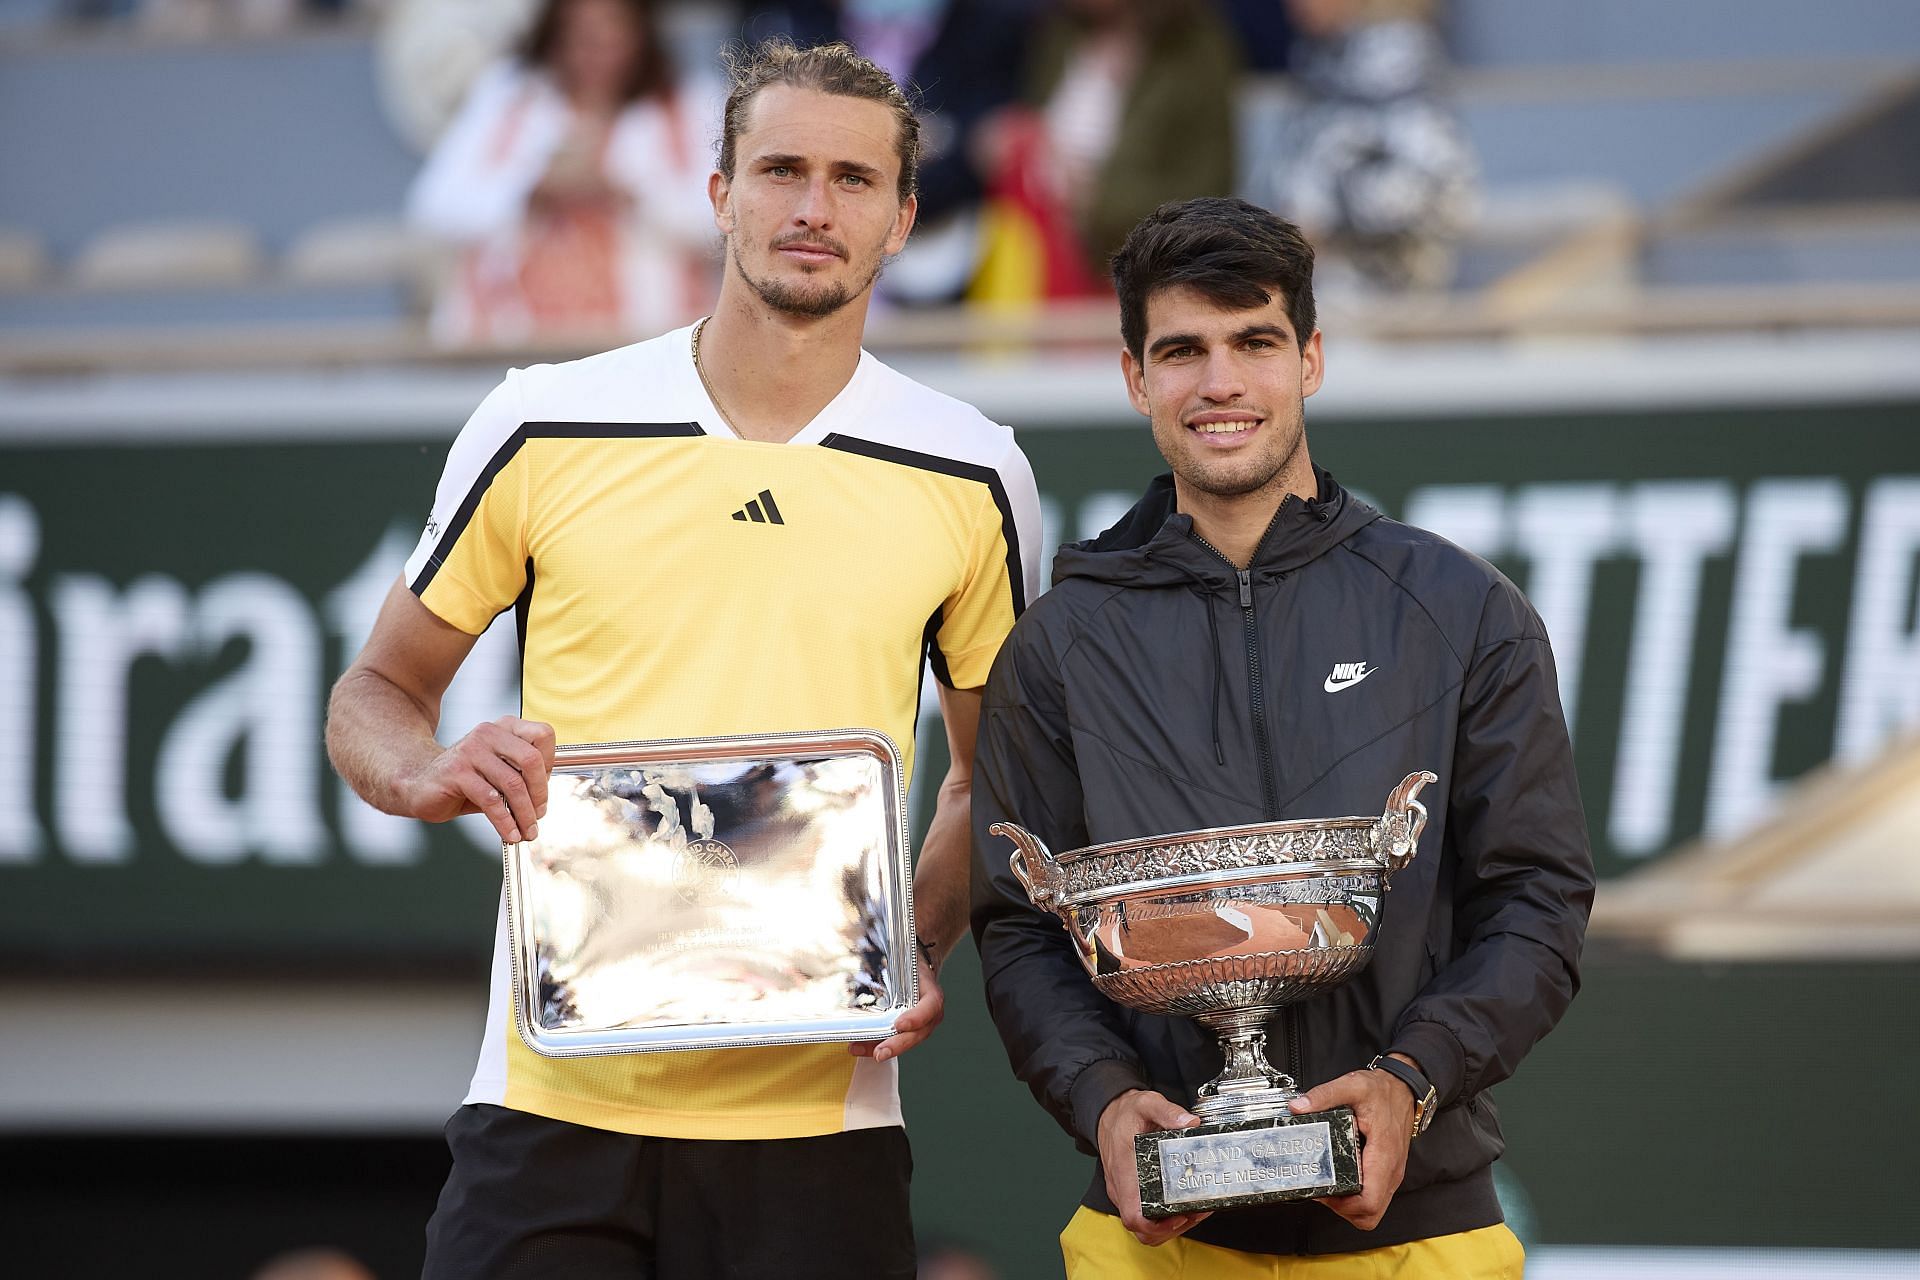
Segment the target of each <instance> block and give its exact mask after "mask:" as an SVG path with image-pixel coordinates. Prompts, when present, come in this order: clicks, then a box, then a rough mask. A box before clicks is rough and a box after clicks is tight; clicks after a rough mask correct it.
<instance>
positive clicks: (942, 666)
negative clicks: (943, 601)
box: [920, 605, 953, 689]
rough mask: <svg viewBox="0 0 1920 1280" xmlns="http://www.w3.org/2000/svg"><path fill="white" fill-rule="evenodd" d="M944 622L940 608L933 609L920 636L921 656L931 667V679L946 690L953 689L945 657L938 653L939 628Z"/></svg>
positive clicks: (937, 606) (951, 676)
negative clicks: (945, 687)
mask: <svg viewBox="0 0 1920 1280" xmlns="http://www.w3.org/2000/svg"><path fill="white" fill-rule="evenodd" d="M945 621H946V619H945V617H943V616H942V611H941V607H940V606H939V605H935V606H934V607H933V616H932V617H930V618H928V619H927V629H926V631H925V632H923V633H922V634H921V637H920V640H921V646H922V650H923V656H924V657H925V659H926V660H927V661H928V662H929V663H931V664H932V666H933V677H934V679H936V680H938V681H939V682H940V683H941V684H943V685H945V686H947V688H949V689H951V688H953V672H952V671H950V670H948V669H947V655H946V654H944V653H942V652H941V651H940V627H941V625H942V624H943V623H944V622H945Z"/></svg>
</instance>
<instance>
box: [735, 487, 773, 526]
mask: <svg viewBox="0 0 1920 1280" xmlns="http://www.w3.org/2000/svg"><path fill="white" fill-rule="evenodd" d="M733 518H734V519H735V520H751V521H753V522H754V523H755V524H785V523H786V521H785V520H783V519H781V518H780V508H779V507H777V506H775V505H774V503H773V491H772V490H771V489H762V490H761V491H760V496H759V497H757V498H754V499H752V500H751V501H749V502H748V503H747V505H746V506H744V507H742V508H740V509H739V510H738V511H736V512H734V513H733Z"/></svg>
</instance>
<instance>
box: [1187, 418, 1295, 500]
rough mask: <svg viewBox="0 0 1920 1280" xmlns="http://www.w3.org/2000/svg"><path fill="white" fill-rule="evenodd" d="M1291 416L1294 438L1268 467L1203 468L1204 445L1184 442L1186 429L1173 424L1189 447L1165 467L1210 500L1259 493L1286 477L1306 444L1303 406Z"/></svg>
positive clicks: (1290, 425) (1269, 423)
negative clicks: (1252, 469)
mask: <svg viewBox="0 0 1920 1280" xmlns="http://www.w3.org/2000/svg"><path fill="white" fill-rule="evenodd" d="M1292 417H1293V420H1292V422H1291V423H1290V424H1289V427H1290V430H1291V433H1292V436H1293V438H1292V440H1291V441H1289V442H1288V444H1287V448H1286V451H1285V452H1284V453H1282V454H1281V455H1280V458H1279V460H1278V461H1277V462H1276V463H1275V464H1274V465H1273V466H1272V467H1271V468H1267V467H1261V468H1260V469H1259V470H1257V471H1254V472H1251V473H1248V472H1244V471H1241V472H1231V471H1223V470H1221V469H1220V468H1210V467H1207V466H1204V465H1202V464H1201V461H1200V459H1201V457H1203V456H1204V455H1202V454H1200V453H1199V450H1200V449H1202V448H1204V447H1205V446H1203V445H1193V444H1192V442H1191V441H1188V440H1186V439H1185V435H1186V431H1187V428H1186V427H1185V426H1184V425H1182V424H1180V423H1175V424H1174V430H1175V431H1177V432H1179V433H1180V436H1179V438H1180V440H1181V443H1182V444H1186V445H1190V446H1191V447H1190V448H1185V449H1176V450H1174V451H1172V453H1171V454H1169V455H1168V457H1167V465H1168V466H1170V467H1171V468H1172V469H1173V473H1174V474H1175V475H1177V476H1178V477H1180V479H1181V480H1182V481H1184V482H1185V483H1186V484H1187V486H1188V487H1190V488H1192V489H1196V490H1198V491H1199V492H1201V493H1204V494H1207V495H1208V496H1210V497H1215V498H1242V497H1245V496H1246V495H1247V494H1250V493H1258V492H1260V491H1261V490H1262V489H1265V488H1267V487H1268V486H1270V485H1272V484H1273V483H1274V482H1275V481H1277V480H1279V479H1280V478H1281V477H1283V476H1285V475H1286V474H1287V469H1288V468H1289V467H1291V466H1292V465H1293V461H1294V459H1295V458H1297V457H1299V456H1300V447H1301V446H1302V445H1303V444H1305V443H1306V439H1307V430H1306V408H1305V405H1304V404H1299V405H1296V406H1294V412H1293V415H1292ZM1273 425H1274V423H1273V421H1272V420H1271V419H1269V420H1268V422H1267V426H1268V427H1272V426H1273ZM1163 452H1165V451H1164V450H1163Z"/></svg>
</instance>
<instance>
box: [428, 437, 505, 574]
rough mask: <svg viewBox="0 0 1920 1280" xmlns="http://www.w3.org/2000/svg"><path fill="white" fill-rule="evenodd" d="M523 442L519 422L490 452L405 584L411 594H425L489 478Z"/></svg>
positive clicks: (478, 506) (490, 481)
mask: <svg viewBox="0 0 1920 1280" xmlns="http://www.w3.org/2000/svg"><path fill="white" fill-rule="evenodd" d="M526 442H527V428H526V426H525V425H524V424H522V426H521V427H520V429H519V430H518V431H516V432H514V433H513V434H512V435H510V436H508V437H507V438H506V440H505V442H504V443H502V444H501V446H500V447H499V448H498V449H495V450H494V451H493V456H492V457H491V458H488V459H487V465H486V466H484V467H482V468H481V469H480V474H479V475H478V476H475V477H474V481H473V485H472V487H470V488H469V489H468V490H467V496H466V497H465V498H463V499H461V501H460V509H459V510H458V511H455V512H454V513H453V518H452V519H451V520H449V521H447V527H446V528H445V529H443V530H442V531H441V533H440V541H439V542H437V543H435V544H434V547H433V550H432V551H431V552H429V553H428V555H427V562H426V564H424V565H422V566H421V568H420V573H419V575H418V576H417V577H415V578H414V580H413V581H412V582H411V583H409V584H408V589H409V590H410V591H412V592H413V594H414V595H416V596H417V595H423V594H425V593H426V590H427V588H428V587H429V586H431V585H432V583H433V578H434V575H435V574H437V573H439V572H440V566H441V564H443V563H444V562H445V561H446V558H447V556H448V554H450V553H451V552H452V550H453V545H454V543H456V542H458V541H460V535H461V534H463V533H465V532H466V530H467V525H468V524H469V523H470V522H471V521H472V520H473V513H474V512H475V511H477V510H479V509H480V499H481V496H482V495H484V494H485V493H486V491H487V489H488V487H489V486H491V485H492V484H493V478H494V477H495V476H497V475H499V474H500V473H501V472H502V471H503V470H505V469H506V465H507V464H508V463H509V462H512V461H513V456H514V455H515V454H517V453H519V452H520V446H522V445H524V444H525V443H526Z"/></svg>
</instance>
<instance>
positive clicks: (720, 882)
mask: <svg viewBox="0 0 1920 1280" xmlns="http://www.w3.org/2000/svg"><path fill="white" fill-rule="evenodd" d="M739 878H740V859H738V858H736V857H735V856H734V854H733V850H731V849H729V848H727V846H726V845H725V844H724V843H723V842H721V841H719V840H711V839H709V840H694V841H691V842H689V843H688V844H687V846H686V847H685V848H684V849H682V850H680V852H679V853H678V854H676V855H674V859H673V890H674V892H675V893H677V894H679V895H680V896H681V897H682V898H684V899H685V900H686V901H687V902H689V903H691V904H693V905H694V906H696V907H704V906H708V905H710V904H712V903H715V902H719V901H720V900H722V899H724V898H726V897H728V896H729V895H731V894H732V892H733V886H734V883H735V882H736V881H738V880H739Z"/></svg>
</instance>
